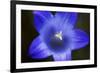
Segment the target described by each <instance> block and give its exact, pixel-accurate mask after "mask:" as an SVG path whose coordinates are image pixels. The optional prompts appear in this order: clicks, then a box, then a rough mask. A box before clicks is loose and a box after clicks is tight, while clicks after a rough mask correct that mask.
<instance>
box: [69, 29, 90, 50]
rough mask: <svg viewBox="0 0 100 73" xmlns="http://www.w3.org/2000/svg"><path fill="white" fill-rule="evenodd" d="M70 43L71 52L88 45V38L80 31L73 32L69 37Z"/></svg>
mask: <svg viewBox="0 0 100 73" xmlns="http://www.w3.org/2000/svg"><path fill="white" fill-rule="evenodd" d="M71 39H72V42H71V46H70V48H72V50H77V49H80V48H82V47H85V46H86V45H87V44H88V43H89V36H88V35H87V34H86V33H85V32H84V31H82V30H79V29H76V30H74V34H73V36H72V37H71Z"/></svg>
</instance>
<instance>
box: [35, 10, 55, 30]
mask: <svg viewBox="0 0 100 73" xmlns="http://www.w3.org/2000/svg"><path fill="white" fill-rule="evenodd" d="M33 17H34V27H35V28H36V30H37V31H38V32H39V31H41V29H42V27H43V26H45V25H46V22H48V21H49V20H50V19H51V18H52V17H53V15H52V14H51V13H50V12H49V11H33Z"/></svg>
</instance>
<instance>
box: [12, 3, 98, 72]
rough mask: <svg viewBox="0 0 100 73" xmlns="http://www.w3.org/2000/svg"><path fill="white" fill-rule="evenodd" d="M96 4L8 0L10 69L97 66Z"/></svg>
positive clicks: (55, 68) (34, 69)
mask: <svg viewBox="0 0 100 73" xmlns="http://www.w3.org/2000/svg"><path fill="white" fill-rule="evenodd" d="M96 25H97V24H96V6H88V5H74V4H58V3H41V2H25V1H12V2H11V72H21V71H41V70H57V69H71V68H86V67H96Z"/></svg>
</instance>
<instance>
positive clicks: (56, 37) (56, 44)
mask: <svg viewBox="0 0 100 73" xmlns="http://www.w3.org/2000/svg"><path fill="white" fill-rule="evenodd" d="M48 45H49V47H50V48H51V50H53V51H56V52H61V51H65V49H66V48H67V47H66V46H67V45H68V38H66V37H64V36H63V34H62V31H60V32H57V33H56V34H53V35H52V36H50V40H49V43H48Z"/></svg>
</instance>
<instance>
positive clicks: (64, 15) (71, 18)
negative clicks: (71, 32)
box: [55, 12, 77, 30]
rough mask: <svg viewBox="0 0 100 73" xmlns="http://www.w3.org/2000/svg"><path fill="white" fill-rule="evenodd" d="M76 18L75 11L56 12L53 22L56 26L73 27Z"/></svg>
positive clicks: (62, 27)
mask: <svg viewBox="0 0 100 73" xmlns="http://www.w3.org/2000/svg"><path fill="white" fill-rule="evenodd" d="M76 20H77V13H75V12H57V13H56V15H55V22H56V25H58V26H57V28H59V27H60V28H61V29H65V30H66V29H67V28H69V27H70V28H73V27H74V25H75V23H76Z"/></svg>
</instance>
